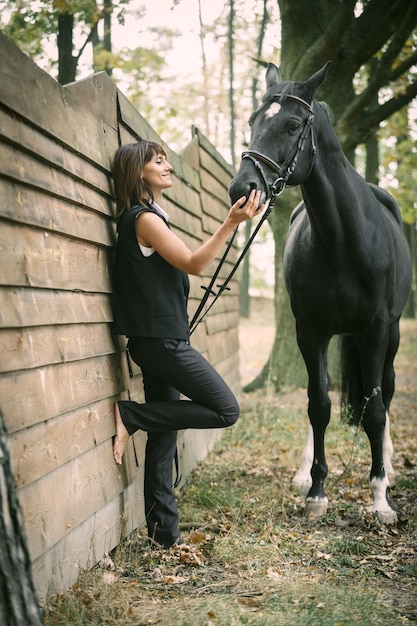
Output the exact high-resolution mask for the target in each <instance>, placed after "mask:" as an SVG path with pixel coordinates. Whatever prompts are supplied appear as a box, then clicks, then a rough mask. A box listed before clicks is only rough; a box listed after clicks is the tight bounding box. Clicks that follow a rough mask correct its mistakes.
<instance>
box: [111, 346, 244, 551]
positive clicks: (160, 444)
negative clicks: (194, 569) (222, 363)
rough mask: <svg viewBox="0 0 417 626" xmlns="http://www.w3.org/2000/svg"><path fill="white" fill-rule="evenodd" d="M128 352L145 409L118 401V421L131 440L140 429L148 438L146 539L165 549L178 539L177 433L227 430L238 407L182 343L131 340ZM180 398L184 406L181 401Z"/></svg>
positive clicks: (196, 354)
mask: <svg viewBox="0 0 417 626" xmlns="http://www.w3.org/2000/svg"><path fill="white" fill-rule="evenodd" d="M128 348H129V352H130V355H131V357H132V359H133V360H134V362H135V363H137V364H138V365H139V366H140V368H141V370H142V375H143V384H144V390H145V400H146V403H145V404H139V403H138V402H134V401H120V402H119V403H118V404H119V410H120V415H121V417H122V420H123V423H124V425H125V427H126V429H127V431H128V433H129V434H130V435H132V434H133V433H134V432H136V430H139V429H140V430H144V431H147V433H148V440H147V444H146V456H145V486H144V496H145V514H146V522H147V528H148V535H149V537H151V538H152V539H154V540H155V541H156V542H157V543H159V544H161V545H164V546H166V547H170V546H171V545H172V544H173V543H175V541H176V539H177V538H178V536H179V534H180V532H179V528H178V511H177V504H176V499H175V495H174V491H173V487H172V482H173V481H172V466H173V460H174V457H175V452H176V441H177V431H178V430H182V429H185V428H225V427H227V426H231V425H233V424H234V423H235V422H236V420H237V418H238V417H239V405H238V403H237V400H236V398H235V396H234V394H233V393H232V391H231V390H230V388H229V387H228V385H227V384H226V383H225V382H224V380H223V379H222V377H221V376H220V375H219V374H218V373H217V372H216V370H215V369H214V368H213V367H212V365H210V363H209V362H208V361H207V360H206V359H205V358H204V357H203V356H202V355H201V354H200V353H199V352H198V351H197V350H195V349H194V348H192V347H191V346H190V344H189V343H188V342H187V341H184V340H178V339H149V338H142V337H131V338H130V339H129V343H128ZM180 394H183V395H184V396H186V397H187V398H189V400H180Z"/></svg>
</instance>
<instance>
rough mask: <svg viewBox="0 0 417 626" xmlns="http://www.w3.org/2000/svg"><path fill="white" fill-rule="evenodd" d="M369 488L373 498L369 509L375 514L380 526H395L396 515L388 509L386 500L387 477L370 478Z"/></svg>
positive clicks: (392, 510)
mask: <svg viewBox="0 0 417 626" xmlns="http://www.w3.org/2000/svg"><path fill="white" fill-rule="evenodd" d="M369 487H370V489H371V491H372V494H373V497H374V501H373V504H372V507H371V511H372V513H376V515H377V517H378V519H379V521H380V522H381V524H396V523H397V520H398V517H397V513H396V512H395V511H394V509H392V508H391V507H390V505H389V504H388V500H387V487H388V479H387V477H386V476H384V478H372V480H370V481H369Z"/></svg>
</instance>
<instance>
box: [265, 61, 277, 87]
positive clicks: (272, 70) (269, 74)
mask: <svg viewBox="0 0 417 626" xmlns="http://www.w3.org/2000/svg"><path fill="white" fill-rule="evenodd" d="M265 80H266V88H267V89H269V88H270V87H273V86H274V85H278V83H280V82H281V74H280V71H279V69H278V68H277V66H276V65H274V64H273V63H268V68H267V70H266V76H265Z"/></svg>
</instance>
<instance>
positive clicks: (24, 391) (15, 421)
mask: <svg viewBox="0 0 417 626" xmlns="http://www.w3.org/2000/svg"><path fill="white" fill-rule="evenodd" d="M123 390H124V380H123V372H122V365H121V355H119V354H113V355H107V356H100V357H95V358H91V359H84V360H82V361H74V362H70V363H60V364H58V365H50V366H46V367H42V368H37V369H32V370H23V371H20V372H14V373H10V374H3V375H2V376H1V377H0V397H1V399H2V409H3V418H4V424H5V427H6V429H7V431H8V433H9V434H12V433H14V432H16V431H18V430H21V429H22V428H28V427H29V426H32V425H33V424H37V423H39V422H42V421H44V420H46V419H51V418H52V417H56V416H58V415H61V414H62V413H65V412H67V411H73V410H75V409H77V408H80V407H82V406H86V405H89V404H91V403H93V402H97V401H98V400H102V399H103V398H108V397H111V396H115V395H117V394H118V393H120V392H121V391H123Z"/></svg>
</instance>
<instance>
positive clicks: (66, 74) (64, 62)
mask: <svg viewBox="0 0 417 626" xmlns="http://www.w3.org/2000/svg"><path fill="white" fill-rule="evenodd" d="M73 29H74V16H73V15H71V14H70V13H60V14H59V16H58V82H59V83H60V84H61V85H66V84H67V83H72V82H74V80H75V73H76V68H77V59H76V58H74V56H73V54H72V51H73Z"/></svg>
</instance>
